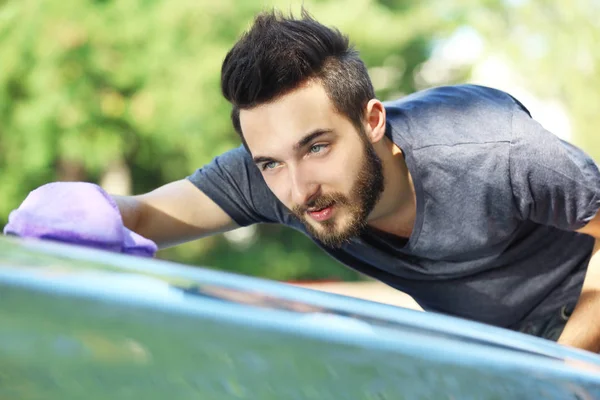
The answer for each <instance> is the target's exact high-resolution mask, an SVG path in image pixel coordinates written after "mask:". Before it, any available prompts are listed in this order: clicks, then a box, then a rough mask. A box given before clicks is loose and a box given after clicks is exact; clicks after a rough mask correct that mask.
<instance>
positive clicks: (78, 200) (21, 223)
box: [4, 182, 157, 257]
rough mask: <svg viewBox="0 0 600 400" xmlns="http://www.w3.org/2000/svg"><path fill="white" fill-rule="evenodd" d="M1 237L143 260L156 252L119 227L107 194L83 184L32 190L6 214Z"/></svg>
mask: <svg viewBox="0 0 600 400" xmlns="http://www.w3.org/2000/svg"><path fill="white" fill-rule="evenodd" d="M4 234H5V235H16V236H20V237H27V238H38V239H48V240H55V241H59V242H65V243H72V244H78V245H83V246H88V247H94V248H98V249H103V250H108V251H113V252H118V253H125V254H132V255H138V256H146V257H152V256H153V255H154V254H155V253H156V251H157V246H156V244H155V243H154V242H153V241H151V240H149V239H147V238H145V237H143V236H141V235H138V234H137V233H135V232H133V231H131V230H129V229H127V228H126V227H125V226H124V225H123V219H122V218H121V213H120V212H119V208H118V207H117V204H116V203H115V201H114V200H113V199H112V198H111V197H110V196H109V195H108V193H106V192H105V191H104V190H103V189H102V188H101V187H100V186H98V185H95V184H92V183H87V182H55V183H49V184H46V185H44V186H40V187H39V188H37V189H35V190H34V191H32V192H31V193H29V195H28V196H27V198H26V199H25V200H24V201H23V203H22V204H21V205H20V206H19V208H18V209H16V210H14V211H12V212H11V213H10V215H9V217H8V224H7V225H6V226H5V227H4Z"/></svg>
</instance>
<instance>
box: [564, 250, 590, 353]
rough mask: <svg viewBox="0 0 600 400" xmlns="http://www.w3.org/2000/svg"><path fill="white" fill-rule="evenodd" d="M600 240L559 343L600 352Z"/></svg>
mask: <svg viewBox="0 0 600 400" xmlns="http://www.w3.org/2000/svg"><path fill="white" fill-rule="evenodd" d="M599 248H600V241H599V240H598V239H596V244H595V246H594V249H593V252H592V257H591V259H590V263H589V265H588V269H587V273H586V276H585V280H584V282H583V289H582V291H581V295H580V296H579V301H578V302H577V306H576V307H575V309H574V310H573V313H572V314H571V316H570V317H569V321H568V322H567V324H566V326H565V329H564V331H563V333H562V334H561V336H560V338H559V339H558V343H561V344H564V345H567V346H572V347H578V348H581V349H585V350H589V351H592V352H594V353H600V252H599V251H598V249H599Z"/></svg>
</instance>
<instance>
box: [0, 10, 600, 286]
mask: <svg viewBox="0 0 600 400" xmlns="http://www.w3.org/2000/svg"><path fill="white" fill-rule="evenodd" d="M303 3H304V5H305V7H306V8H308V10H309V11H310V12H311V13H312V14H314V16H315V17H316V18H317V19H319V20H320V21H322V22H324V23H326V24H328V25H333V26H336V27H338V28H339V29H340V30H341V31H343V32H345V33H347V34H348V35H349V36H350V37H351V39H352V41H353V42H354V43H355V45H356V47H357V48H358V49H359V50H360V52H361V54H362V57H363V59H364V60H365V62H366V63H367V65H368V66H369V68H370V71H371V73H372V77H373V80H374V83H375V86H376V88H377V94H378V96H379V97H380V98H382V99H387V98H390V97H394V96H401V95H403V94H406V93H409V92H411V91H414V90H417V89H421V88H423V87H426V86H428V85H430V84H431V82H427V81H424V80H423V79H422V78H420V72H421V71H422V69H423V67H424V66H425V65H426V64H427V62H428V60H430V58H431V57H432V55H434V54H435V51H436V49H438V48H439V45H440V44H441V43H444V42H445V41H446V40H448V39H449V38H452V37H453V36H454V35H455V34H456V33H457V32H460V31H464V30H465V28H467V29H468V31H469V32H471V33H474V34H475V35H476V37H477V39H478V40H479V41H480V43H483V49H484V50H483V51H482V52H480V53H479V54H478V55H477V57H478V58H481V57H485V56H486V54H491V53H493V54H495V55H497V56H501V57H503V58H504V59H506V60H507V61H508V63H509V65H510V66H511V68H512V69H513V70H514V71H515V72H516V73H517V74H518V75H519V76H520V77H522V78H523V80H522V85H523V86H524V87H526V88H527V89H528V90H529V91H530V92H532V93H534V94H535V95H536V96H539V97H540V98H553V99H557V100H558V101H560V102H561V104H562V105H563V106H564V107H565V108H566V110H567V112H568V114H569V116H570V118H571V123H572V126H573V132H574V136H573V138H572V140H573V141H574V142H576V143H577V144H580V145H582V146H583V147H584V148H585V149H586V150H588V152H590V153H591V154H592V155H594V156H596V157H597V158H599V159H600V149H599V147H598V144H600V136H599V135H598V134H597V133H596V132H595V130H596V129H597V126H599V125H600V113H599V112H598V111H597V108H598V104H600V91H599V90H598V89H599V87H600V72H599V70H598V67H599V66H600V34H599V32H600V26H599V25H600V18H599V17H600V12H599V11H600V10H599V8H600V3H599V2H598V1H594V0H573V1H570V2H565V1H560V0H537V1H528V0H479V1H475V0H452V1H442V0H438V1H435V0H420V1H410V0H345V1H334V0H305V1H303ZM299 4H300V3H299V2H290V1H271V2H262V3H261V2H254V1H243V0H220V1H208V0H119V1H116V0H112V1H111V0H95V1H92V0H87V1H84V0H74V1H69V2H66V1H56V0H55V1H45V0H37V1H36V0H0V224H2V225H3V224H4V223H6V220H7V217H8V213H9V212H10V210H12V209H14V208H16V207H17V206H18V205H19V203H20V202H21V201H22V200H23V199H24V198H25V196H26V195H27V193H28V192H29V191H31V190H32V189H34V188H36V187H38V186H40V185H42V184H44V183H47V182H50V181H56V180H86V181H92V182H103V179H107V177H109V176H112V175H111V174H113V175H114V174H115V173H116V174H117V175H119V174H120V176H121V177H123V176H125V177H127V178H128V179H130V180H131V190H132V192H134V193H141V192H145V191H149V190H151V189H153V188H155V187H157V186H159V185H162V184H164V183H167V182H169V181H172V180H176V179H181V178H183V177H185V176H187V175H189V174H191V173H192V172H193V171H194V170H195V169H196V168H198V167H201V166H202V165H203V164H205V163H207V162H208V161H210V159H211V158H212V157H214V156H216V155H218V154H219V153H221V152H224V151H226V150H228V149H229V148H231V147H233V146H237V145H238V143H239V142H238V138H237V136H236V134H235V133H234V131H233V129H232V128H231V126H230V122H229V105H228V104H227V103H226V102H225V101H224V100H223V99H222V98H221V95H220V91H219V73H220V67H221V61H222V60H223V58H224V56H225V54H226V52H227V50H228V49H229V48H230V47H231V46H232V45H233V43H234V42H235V40H236V38H237V37H238V35H239V34H240V33H241V32H243V31H244V30H245V29H247V28H248V26H249V24H250V23H251V20H252V17H253V16H254V15H255V13H257V12H258V11H260V10H262V9H264V8H266V7H271V6H276V7H278V8H281V9H283V10H292V11H294V12H298V11H299V9H300V5H299ZM467 45H468V44H467ZM476 62H477V60H471V61H470V62H469V63H463V64H458V66H456V65H452V66H448V68H446V69H445V72H444V74H441V75H440V76H438V77H437V79H436V84H440V83H456V82H468V81H469V79H470V76H471V75H470V73H471V67H472V65H475V63H476ZM549 128H550V129H552V127H549ZM254 238H255V239H256V240H254V241H250V242H248V241H246V242H245V243H243V244H240V243H239V242H233V241H231V240H229V239H227V238H226V237H225V236H223V235H220V236H216V237H213V238H208V239H204V240H201V241H198V242H195V243H190V244H187V245H184V246H179V247H177V248H173V249H169V250H167V251H163V252H161V254H160V256H161V257H164V258H169V259H173V260H177V261H181V262H185V263H190V264H195V265H210V266H211V267H215V268H222V269H228V270H233V271H237V272H241V273H245V274H251V275H259V276H264V277H269V278H273V279H281V280H300V279H324V278H331V279H358V278H359V277H358V276H357V275H356V274H355V273H353V272H352V271H350V270H347V269H345V268H343V267H341V266H340V265H339V264H337V263H336V262H334V261H333V260H332V259H330V258H329V257H328V256H326V255H325V254H323V253H321V252H320V251H319V250H318V249H317V248H316V247H315V246H313V245H312V243H311V242H310V241H309V240H308V239H306V238H304V237H303V236H301V235H299V234H298V233H296V232H294V231H292V230H289V229H287V228H284V227H277V226H260V227H259V228H258V230H257V231H256V233H255V234H254ZM236 243H237V244H236Z"/></svg>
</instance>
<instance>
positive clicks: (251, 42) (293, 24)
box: [221, 9, 375, 144]
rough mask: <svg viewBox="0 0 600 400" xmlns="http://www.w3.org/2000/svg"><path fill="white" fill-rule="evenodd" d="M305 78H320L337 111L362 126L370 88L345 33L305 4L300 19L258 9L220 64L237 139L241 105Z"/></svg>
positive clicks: (371, 93) (266, 97) (260, 101)
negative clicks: (324, 22) (326, 23)
mask: <svg viewBox="0 0 600 400" xmlns="http://www.w3.org/2000/svg"><path fill="white" fill-rule="evenodd" d="M310 79H318V80H320V81H321V82H322V84H323V86H324V88H325V91H326V93H327V95H328V96H329V98H330V99H331V101H332V102H333V105H334V107H335V109H336V111H337V112H339V113H340V114H342V115H345V116H346V117H348V118H349V119H350V121H351V122H352V123H353V124H354V125H355V126H357V127H360V126H361V125H360V124H361V122H362V119H363V113H364V107H365V106H366V104H367V102H368V101H369V100H370V99H372V98H374V97H375V91H374V90H373V85H372V84H371V80H370V78H369V74H368V72H367V68H366V67H365V65H364V63H363V62H362V60H361V59H360V58H359V56H358V52H357V51H356V50H355V49H354V48H353V47H352V46H351V45H350V44H349V41H348V37H346V36H344V35H343V34H341V33H340V32H339V31H338V30H337V29H332V28H328V27H326V26H324V25H322V24H320V23H319V22H317V21H316V20H315V19H313V18H312V17H311V16H310V15H309V13H308V12H307V11H306V10H304V9H303V10H302V18H301V19H295V18H294V17H293V16H290V17H285V16H284V15H283V14H281V13H280V12H277V11H270V12H265V13H261V14H259V15H258V16H257V17H256V19H255V20H254V24H253V25H252V27H251V28H250V30H249V31H248V32H246V33H245V34H244V35H242V37H241V38H240V39H239V41H238V42H237V43H236V44H235V45H234V46H233V48H232V49H231V50H230V51H229V53H228V54H227V56H226V57H225V60H224V61H223V66H222V69H221V90H222V92H223V96H225V98H226V99H227V100H228V101H229V102H231V104H232V105H233V109H232V112H231V120H232V122H233V126H234V128H235V130H236V131H237V132H238V134H239V135H240V136H241V137H242V141H244V138H243V135H242V130H241V127H240V120H239V111H240V109H250V108H253V107H255V106H257V105H259V104H264V103H266V102H269V101H271V100H273V99H275V98H277V97H279V96H281V95H284V94H286V93H287V92H289V91H291V90H294V89H295V88H297V87H298V86H299V85H301V84H302V83H304V82H306V81H308V80H310ZM244 144H245V142H244Z"/></svg>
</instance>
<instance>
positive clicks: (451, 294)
mask: <svg viewBox="0 0 600 400" xmlns="http://www.w3.org/2000/svg"><path fill="white" fill-rule="evenodd" d="M385 108H386V112H387V119H388V127H387V128H388V129H387V135H388V136H389V137H390V138H391V139H392V140H393V141H394V143H396V144H397V145H398V146H399V147H400V148H401V149H402V150H403V152H404V154H405V157H406V163H407V165H408V168H409V170H410V173H411V175H412V177H413V181H414V184H415V190H416V198H417V218H416V222H415V225H414V229H413V232H412V235H411V236H410V238H409V239H408V240H402V239H399V238H397V237H393V236H387V235H383V234H381V233H376V232H374V231H369V230H368V231H366V232H364V234H363V235H361V236H360V237H356V238H354V239H353V240H352V241H351V242H350V243H348V244H347V245H345V246H344V247H342V248H341V249H331V248H327V247H326V246H324V245H323V244H322V243H319V242H318V241H316V240H315V242H316V243H317V244H318V245H319V246H321V247H322V248H323V249H324V250H325V251H327V252H328V253H329V254H330V255H332V256H333V257H334V258H336V259H337V260H339V261H340V262H342V263H343V264H345V265H347V266H349V267H351V268H353V269H356V270H358V271H360V272H362V273H364V274H366V275H368V276H371V277H373V278H376V279H378V280H381V281H383V282H384V283H386V284H388V285H390V286H392V287H395V288H397V289H399V290H402V291H404V292H406V293H408V294H410V295H411V296H413V298H414V299H415V300H416V301H417V302H418V303H419V304H420V305H421V306H422V307H423V308H424V309H425V310H429V311H435V312H440V313H445V314H450V315H455V316H458V317H463V318H467V319H472V320H476V321H481V322H485V323H489V324H492V325H497V326H502V327H507V328H511V329H520V327H522V326H523V324H524V323H525V322H527V321H532V320H539V319H543V318H547V316H548V315H554V314H556V313H557V310H559V309H560V308H561V307H562V306H564V305H565V304H570V305H574V303H575V302H576V301H577V299H578V297H579V294H580V292H581V287H582V283H583V279H584V276H585V272H586V269H587V264H588V262H589V258H590V256H591V251H592V248H593V244H594V239H593V238H592V237H590V236H587V235H583V234H579V233H575V232H573V230H575V229H578V228H581V227H582V226H584V225H585V224H586V222H588V221H589V220H590V219H592V218H593V217H594V216H595V214H596V212H597V210H598V208H600V173H599V171H598V168H597V167H596V164H595V163H594V162H593V161H592V160H591V159H590V158H589V157H588V156H587V155H586V154H585V153H583V152H582V151H581V150H579V149H577V148H576V147H574V146H572V145H570V144H568V143H566V142H564V141H562V140H560V139H559V138H557V137H556V136H554V135H553V134H551V133H549V132H548V131H546V130H545V129H544V128H542V126H541V125H540V124H538V123H537V122H536V121H535V120H533V119H532V118H531V116H530V115H529V112H528V111H527V110H526V109H525V107H524V106H523V105H521V103H519V102H518V101H517V100H515V99H514V98H513V97H511V96H510V95H508V94H506V93H504V92H501V91H498V90H495V89H491V88H486V87H481V86H474V85H460V86H447V87H439V88H434V89H429V90H426V91H421V92H417V93H415V94H412V95H410V96H407V97H404V98H402V99H400V100H397V101H392V102H387V103H385ZM341 167H342V166H341ZM189 179H190V180H191V182H193V183H194V184H195V185H196V186H197V187H198V188H199V189H201V190H202V191H203V192H204V193H205V194H206V195H208V196H209V197H210V198H211V199H213V201H215V202H216V203H217V204H218V205H219V206H220V207H221V208H223V210H224V211H225V212H227V213H228V214H229V215H230V216H231V217H232V218H233V219H234V220H235V221H236V222H237V223H238V224H239V225H242V226H245V225H249V224H253V223H263V222H266V223H281V224H285V225H288V226H290V227H292V228H294V229H297V230H300V231H302V232H304V233H306V231H305V229H304V227H303V225H302V224H301V223H300V222H299V221H298V219H297V218H296V217H294V216H293V215H292V214H291V213H290V212H289V211H288V210H287V209H286V208H285V207H284V206H283V205H282V204H281V203H280V202H279V201H278V200H277V199H276V198H275V196H274V195H273V194H272V193H271V191H270V190H269V189H268V187H267V186H266V184H265V182H264V180H263V178H262V176H261V174H260V171H259V170H258V168H257V167H256V166H255V165H254V163H253V162H252V159H251V157H250V155H249V154H248V153H247V152H246V150H245V149H244V148H243V147H239V148H236V149H234V150H231V151H229V152H227V153H225V154H223V155H221V156H219V157H217V158H215V159H214V160H213V161H212V162H211V163H210V164H208V165H206V166H205V167H203V168H201V169H199V170H197V171H196V172H195V173H194V174H193V175H192V176H190V177H189Z"/></svg>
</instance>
